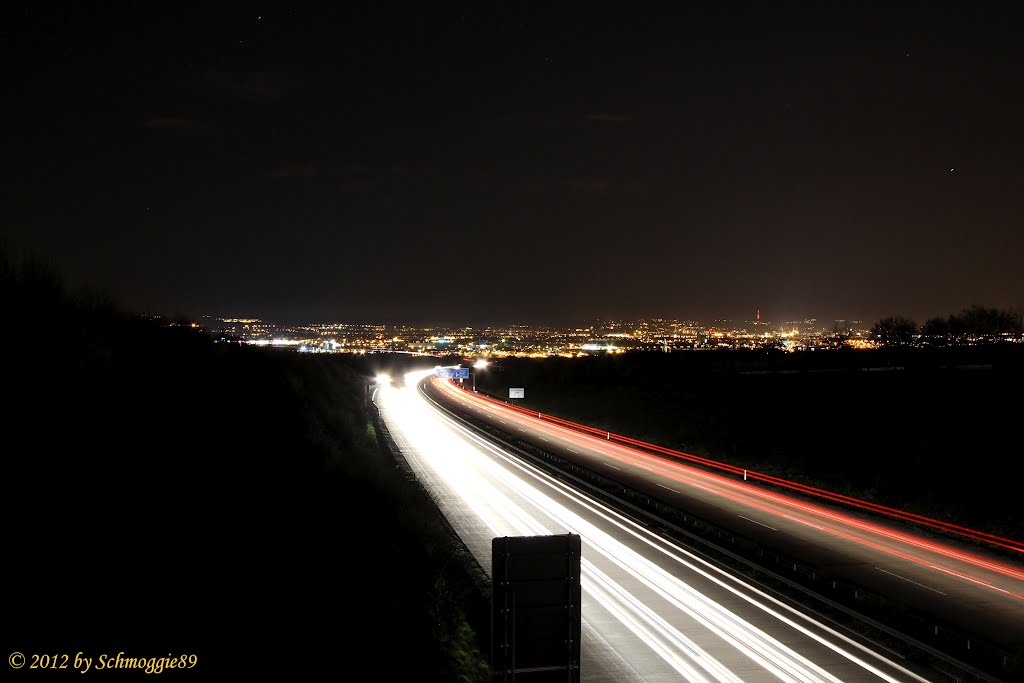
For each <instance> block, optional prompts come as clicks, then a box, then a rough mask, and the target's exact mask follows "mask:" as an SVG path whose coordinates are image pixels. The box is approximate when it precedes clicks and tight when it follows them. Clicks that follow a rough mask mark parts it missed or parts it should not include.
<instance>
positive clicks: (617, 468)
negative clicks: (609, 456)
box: [605, 463, 622, 472]
mask: <svg viewBox="0 0 1024 683" xmlns="http://www.w3.org/2000/svg"><path fill="white" fill-rule="evenodd" d="M605 465H608V467H611V468H612V469H613V470H618V471H620V472H621V471H622V468H621V467H616V466H615V465H612V464H609V463H605Z"/></svg>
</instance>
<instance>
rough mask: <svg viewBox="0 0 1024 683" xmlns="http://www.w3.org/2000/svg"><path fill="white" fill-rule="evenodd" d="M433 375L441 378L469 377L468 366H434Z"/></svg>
mask: <svg viewBox="0 0 1024 683" xmlns="http://www.w3.org/2000/svg"><path fill="white" fill-rule="evenodd" d="M434 377H440V378H441V379H469V368H435V369H434Z"/></svg>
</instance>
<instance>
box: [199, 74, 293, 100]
mask: <svg viewBox="0 0 1024 683" xmlns="http://www.w3.org/2000/svg"><path fill="white" fill-rule="evenodd" d="M205 84H206V85H207V86H208V87H209V88H211V89H212V90H213V91H215V92H217V93H219V94H222V95H227V96H229V97H233V98H236V99H240V100H247V101H250V102H258V101H261V100H272V99H276V98H278V97H281V96H282V95H284V94H285V93H286V92H287V91H288V90H289V89H290V88H291V85H292V81H291V79H290V78H288V76H286V75H285V74H284V73H282V72H280V71H208V72H207V73H206V81H205Z"/></svg>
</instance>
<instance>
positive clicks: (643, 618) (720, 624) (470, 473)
mask: <svg viewBox="0 0 1024 683" xmlns="http://www.w3.org/2000/svg"><path fill="white" fill-rule="evenodd" d="M431 372H432V371H426V372H422V373H410V375H407V377H406V383H405V387H404V388H397V387H394V386H391V387H383V388H382V393H381V401H382V405H383V407H385V409H386V410H387V411H388V412H389V413H390V414H391V415H393V416H394V418H395V420H396V423H398V424H401V425H402V429H403V431H404V432H405V434H406V435H408V436H409V437H410V438H414V439H415V449H416V452H417V455H418V456H419V457H420V458H422V460H423V461H424V462H425V464H426V466H428V467H429V468H430V469H431V470H432V471H433V473H434V474H435V475H436V476H437V477H439V478H442V479H444V480H445V481H446V482H448V483H449V485H450V486H451V487H452V488H453V489H454V490H455V491H457V492H458V494H459V496H460V497H461V499H462V502H463V504H465V505H466V506H467V507H468V508H469V509H471V510H473V511H474V512H475V513H476V514H477V515H479V517H480V519H481V520H482V521H483V523H484V524H486V526H487V528H488V529H490V531H491V532H492V533H493V535H494V536H507V535H544V534H560V533H567V532H571V533H575V534H579V535H580V536H581V538H582V541H583V543H584V557H583V558H582V561H581V570H582V576H581V585H582V588H583V590H584V591H585V592H586V594H587V595H588V596H589V597H590V598H592V599H593V600H594V601H595V602H596V603H597V604H599V605H601V606H602V607H603V608H604V609H605V610H607V611H608V612H609V613H610V614H612V615H614V616H615V618H617V619H618V620H619V621H620V622H621V623H622V624H623V625H624V626H625V627H626V628H628V629H629V630H630V631H631V632H632V633H634V634H635V636H636V637H637V638H638V639H640V640H641V641H642V642H644V643H646V644H647V645H648V646H649V647H650V648H651V649H652V650H653V651H654V652H656V653H657V654H658V655H659V656H660V657H661V658H662V659H663V660H664V661H665V662H666V663H667V664H668V665H669V666H671V667H672V668H673V669H674V670H675V671H677V672H678V673H679V674H680V675H681V676H683V677H684V678H685V679H686V680H690V681H708V682H710V681H718V682H720V683H741V681H742V680H743V679H742V678H740V677H739V676H737V675H736V674H735V673H733V672H732V671H730V670H729V668H728V667H727V666H726V665H725V664H724V663H722V662H721V661H719V660H718V659H716V658H715V657H713V656H712V655H710V654H709V653H708V652H707V651H706V650H705V649H703V648H701V647H700V646H699V645H698V644H697V643H696V642H695V641H694V640H693V639H691V638H689V637H687V636H686V635H685V634H683V633H682V632H681V631H680V630H679V629H678V628H676V627H675V626H673V625H672V624H671V623H670V622H669V621H668V620H667V619H666V618H665V616H663V615H662V614H659V613H658V612H657V611H656V610H655V609H654V608H652V607H651V606H650V605H648V604H645V603H644V602H643V601H642V600H640V599H638V598H637V597H636V596H635V595H633V594H632V593H631V592H630V591H629V590H628V589H627V588H625V587H624V586H623V584H621V583H620V582H618V581H616V580H614V579H613V578H612V577H610V576H609V575H608V574H607V573H606V571H602V570H601V569H599V568H598V567H597V566H596V565H595V564H594V562H593V561H591V559H590V558H592V557H595V556H600V557H601V558H603V562H602V564H605V563H611V565H613V566H615V567H618V568H619V569H621V570H623V571H624V572H627V573H628V575H629V576H630V577H631V579H632V580H634V581H639V582H640V583H641V584H643V585H644V586H646V587H647V588H648V589H650V590H651V591H653V592H654V594H656V595H657V596H659V597H660V598H661V599H662V601H664V602H665V603H668V604H669V605H671V606H672V608H673V609H674V610H677V611H678V612H680V613H682V614H685V615H686V617H687V618H689V619H691V620H693V621H695V622H697V623H699V624H700V625H701V626H703V627H704V628H705V629H706V630H707V631H710V632H712V633H714V634H716V635H717V636H719V637H720V638H722V639H723V640H724V641H725V642H727V643H729V644H731V645H732V646H733V647H734V648H736V649H737V650H738V651H740V652H742V653H743V654H744V655H746V657H748V658H749V659H750V660H752V661H754V662H756V663H757V664H758V665H760V666H761V667H763V668H764V669H765V670H766V671H768V672H771V674H772V675H774V676H775V677H776V678H778V679H779V680H782V681H787V682H792V683H841V679H839V678H837V677H836V676H834V675H832V674H830V673H829V672H828V671H826V670H825V669H823V668H822V667H821V666H819V665H817V664H815V663H814V662H812V661H810V660H809V659H807V658H806V657H804V656H803V655H801V654H799V653H797V652H796V651H794V650H793V649H792V648H790V647H788V646H787V645H785V644H784V643H782V642H780V641H779V640H777V639H776V638H774V637H772V636H771V635H769V634H767V633H765V632H764V631H762V630H761V629H759V628H757V627H756V626H754V625H753V624H751V623H749V622H748V621H746V620H744V619H742V618H741V617H739V616H738V615H736V614H735V613H733V612H731V611H730V610H728V609H727V608H725V607H723V606H722V605H721V604H719V603H718V602H716V601H715V600H712V599H711V598H709V597H708V596H706V595H703V594H701V593H700V592H699V591H697V590H696V589H694V588H693V587H692V586H690V585H689V584H687V583H686V582H684V581H683V580H681V579H680V578H679V577H677V576H675V575H673V574H672V573H670V572H669V571H667V570H666V569H664V568H662V567H661V566H659V565H658V564H656V563H655V562H652V561H651V560H650V559H648V558H647V557H644V556H643V555H641V554H639V553H638V552H636V551H635V550H633V549H632V548H630V547H629V546H627V545H625V544H624V543H622V542H621V541H619V540H617V539H616V538H614V537H612V536H611V535H610V534H609V533H607V532H605V531H604V530H602V529H600V528H598V527H597V526H595V525H594V524H593V523H591V522H589V521H587V520H586V519H584V518H582V517H580V516H579V515H578V514H576V513H575V512H573V511H572V510H570V509H568V508H567V507H566V506H565V505H563V504H562V503H560V502H558V501H556V500H555V499H554V498H553V497H552V495H555V496H561V497H567V498H569V499H570V500H571V501H572V504H574V505H581V506H584V507H585V509H586V510H588V512H589V513H591V514H595V515H599V516H600V517H602V518H604V519H605V520H606V521H607V522H609V523H610V524H613V525H615V527H614V530H615V533H616V534H617V535H620V536H624V535H629V536H630V537H632V538H633V539H635V540H639V541H640V542H642V543H645V544H647V545H648V546H650V547H651V548H653V549H655V550H657V551H658V552H660V553H662V555H663V556H664V557H665V558H666V561H667V562H668V565H667V566H676V567H679V566H682V567H685V568H686V570H687V571H692V572H697V573H699V574H700V575H701V576H703V577H705V578H707V579H709V580H711V581H713V582H715V583H716V584H718V585H720V586H721V587H722V588H723V589H725V590H727V591H730V592H731V593H732V594H735V595H737V596H740V597H741V598H743V599H744V600H746V601H747V602H749V603H751V604H754V605H756V606H757V607H758V608H759V609H761V610H764V611H765V612H767V613H769V614H771V615H773V616H774V617H775V618H777V619H780V620H782V621H783V622H785V623H787V624H788V625H790V626H791V627H793V628H795V629H798V630H800V631H802V632H803V633H805V634H806V635H808V636H809V637H811V638H813V639H815V640H816V641H818V642H820V643H821V644H822V645H824V646H826V647H828V648H830V649H832V650H833V651H835V652H837V653H839V654H841V655H842V656H844V657H845V658H847V659H848V660H849V661H850V662H853V663H855V664H857V665H858V666H860V667H862V668H864V669H866V670H867V671H869V672H871V674H873V675H875V676H877V677H878V678H879V679H881V680H885V681H889V682H890V683H900V681H901V680H907V679H908V678H911V679H914V680H919V681H922V682H924V683H927V679H924V678H920V677H919V676H916V675H914V674H913V673H912V672H909V671H908V672H906V674H907V677H908V678H902V679H896V678H893V677H891V676H889V675H887V674H886V673H885V672H883V671H881V670H879V669H878V668H876V667H874V666H872V665H871V664H870V663H869V662H867V661H865V660H864V659H863V658H861V657H858V656H857V655H856V654H854V653H853V652H850V651H848V650H846V649H844V648H843V647H841V646H840V645H837V644H836V643H835V642H833V641H832V640H829V639H826V638H824V637H822V636H820V635H818V634H817V633H814V632H812V631H811V630H809V629H807V628H805V627H803V626H802V625H801V624H799V623H797V622H796V621H795V620H794V619H792V618H789V617H788V616H786V615H785V614H782V613H781V612H780V610H783V609H789V608H786V607H785V606H784V605H782V604H781V603H779V602H778V601H777V600H774V599H773V598H771V597H770V596H767V595H765V594H764V593H763V592H760V591H757V590H756V589H750V588H746V589H745V590H744V591H740V590H738V589H736V588H735V587H733V586H731V585H729V583H728V582H727V581H724V580H722V579H720V578H719V577H718V576H716V575H715V574H716V572H718V571H719V570H717V569H715V568H713V567H712V565H710V564H709V563H706V562H704V561H703V560H700V559H699V558H697V557H696V556H694V555H693V554H692V553H689V552H688V551H686V550H685V549H683V548H680V547H679V546H676V545H675V544H671V543H669V542H667V541H665V540H663V539H659V540H658V542H655V541H653V540H651V539H650V538H649V532H646V531H645V530H642V529H641V528H640V527H638V526H637V525H635V524H634V523H632V522H630V521H629V520H626V519H625V518H624V517H622V516H621V515H619V514H618V513H616V512H614V511H613V510H611V509H609V508H607V507H605V506H604V505H601V504H600V503H595V502H593V501H592V500H590V499H588V498H586V497H585V496H582V495H581V494H579V493H578V492H576V491H574V490H572V489H570V488H569V487H568V486H566V485H565V484H563V483H562V482H559V481H557V480H555V479H554V478H552V477H550V476H548V475H546V474H544V473H542V472H540V471H538V470H536V469H535V468H533V467H530V466H526V465H523V464H521V463H520V462H518V461H516V460H513V459H510V458H509V457H508V456H507V455H506V454H505V453H503V452H501V450H500V449H498V448H497V447H495V446H493V445H492V444H491V443H490V442H488V441H486V440H484V439H483V438H481V437H479V436H478V435H476V434H475V433H473V432H471V431H470V430H468V429H466V428H465V427H462V426H461V425H459V424H457V423H456V422H454V421H453V420H450V419H448V418H443V417H442V416H440V415H439V414H438V413H437V411H435V410H434V409H433V408H431V407H430V406H429V405H427V403H426V402H425V401H424V400H423V399H422V398H421V397H419V396H418V395H417V393H416V388H415V387H416V384H417V381H418V380H419V379H421V378H422V377H423V376H425V375H429V374H431ZM480 451H486V452H489V453H490V454H492V455H494V456H496V457H497V458H500V459H501V462H498V461H496V460H495V459H492V458H490V457H486V456H485V455H483V454H482V453H481V452H480ZM492 481H493V482H497V483H498V485H497V486H496V485H494V484H492V483H491V482H492ZM542 489H546V491H547V492H546V491H545V490H542ZM505 490H508V491H511V492H512V493H513V494H514V496H512V497H510V496H509V495H506V493H505V492H504V491H505ZM548 492H550V493H551V495H549V494H548ZM515 496H518V497H521V498H523V499H525V500H527V501H529V502H530V503H531V504H532V505H533V507H534V508H536V510H537V512H535V513H533V514H531V511H529V510H526V509H525V508H526V506H522V505H519V504H517V502H516V501H515V500H513V498H514V497H515ZM592 553H593V554H594V555H592ZM702 564H703V566H701V565H702ZM607 566H608V565H607V564H605V567H607ZM730 581H735V579H730ZM752 593H753V594H758V595H759V596H760V597H761V598H762V599H763V602H762V601H758V600H756V599H755V598H754V597H752V595H751V594H752ZM773 605H774V608H773ZM584 620H586V614H584ZM820 628H821V627H819V629H820ZM824 630H826V631H828V630H829V629H824ZM832 634H833V635H834V636H836V637H837V639H840V640H842V641H845V642H846V644H847V645H853V646H854V647H861V646H857V645H856V644H855V643H853V642H852V641H850V640H849V639H847V638H845V637H843V636H841V635H839V634H836V633H835V632H834V631H832ZM862 649H863V648H862Z"/></svg>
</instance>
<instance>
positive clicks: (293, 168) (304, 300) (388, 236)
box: [0, 1, 1024, 324]
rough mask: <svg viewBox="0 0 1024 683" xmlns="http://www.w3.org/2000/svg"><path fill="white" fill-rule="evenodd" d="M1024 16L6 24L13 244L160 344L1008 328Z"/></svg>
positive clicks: (999, 5) (1020, 196) (1022, 226)
mask: <svg viewBox="0 0 1024 683" xmlns="http://www.w3.org/2000/svg"><path fill="white" fill-rule="evenodd" d="M328 5H331V6H334V7H333V9H330V10H324V9H314V8H320V7H321V6H328ZM414 7H418V9H414ZM1022 19H1024V3H1020V2H963V3H959V4H957V5H952V4H945V5H944V4H942V3H935V2H927V3H920V4H915V3H903V2H900V3H894V2H884V3H868V2H860V1H857V2H818V1H815V2H806V3H790V2H755V3H737V2H706V3H700V2H693V3H690V2H685V3H680V2H670V3H654V2H640V3H627V2H620V3H614V4H613V3H607V4H603V3H595V2H586V3H561V2H426V3H419V4H418V5H416V6H414V5H412V4H411V3H400V4H395V5H390V4H388V3H376V2H374V3H350V2H337V3H316V4H310V5H308V6H306V4H305V3H289V4H261V3H255V2H254V3H244V4H237V5H236V4H234V3H226V2H201V3H191V2H173V3H171V2H161V3H150V2H136V3H123V4H108V3H93V2H84V3H74V4H67V5H58V4H53V3H42V2H34V1H33V2H26V3H21V4H16V5H15V6H14V7H13V8H10V7H8V9H5V10H4V16H3V20H2V22H0V42H2V44H3V47H2V50H3V52H4V55H3V57H4V58H3V66H2V73H3V105H2V107H0V117H2V118H0V122H2V124H3V131H4V149H3V154H2V155H0V164H2V166H0V167H2V169H3V189H2V195H0V197H2V201H3V205H2V209H0V210H2V212H3V219H2V225H3V227H2V228H0V230H2V232H0V235H2V237H3V238H5V240H6V241H7V242H8V244H9V245H14V246H16V247H18V248H27V249H29V250H32V251H35V252H36V253H38V254H41V255H42V256H44V257H45V258H46V259H47V260H49V261H50V262H51V263H52V265H53V266H54V267H55V268H56V269H57V270H58V271H59V272H61V273H62V274H63V275H64V277H65V278H66V280H67V281H68V283H69V285H71V286H72V287H79V286H89V287H92V288H94V289H99V290H101V291H104V292H107V293H109V294H110V295H111V296H112V297H113V298H114V300H115V301H116V302H118V303H119V304H121V305H122V306H123V307H124V308H127V309H131V310H136V311H140V312H151V313H164V314H182V313H184V314H190V315H223V316H256V317H261V318H264V319H268V320H278V321H294V322H314V321H325V322H326V321H350V322H420V321H436V322H455V323H457V322H466V323H467V324H481V323H487V322H559V321H572V320H581V319H585V318H593V317H606V318H607V317H640V316H656V317H673V318H697V319H712V318H722V317H725V318H740V319H750V318H751V317H752V316H753V312H754V309H755V308H756V307H760V309H761V311H762V317H763V318H765V319H768V320H785V319H792V318H796V317H801V318H802V317H817V318H819V319H827V320H832V319H835V318H846V319H863V320H865V321H867V322H868V323H870V322H873V321H874V320H877V319H878V318H879V317H881V316H883V315H891V314H903V315H908V316H911V317H913V318H915V319H916V320H917V321H918V322H924V320H925V319H926V318H928V317H931V316H935V315H947V314H949V313H954V312H957V311H959V310H960V309H962V308H964V307H966V306H969V305H971V304H974V303H978V304H982V305H987V306H998V307H1021V306H1024V268H1022V267H1021V256H1022V255H1024V187H1022V185H1024V182H1022V181H1024V170H1022V163H1024V39H1022V38H1021V36H1024V21H1022Z"/></svg>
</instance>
